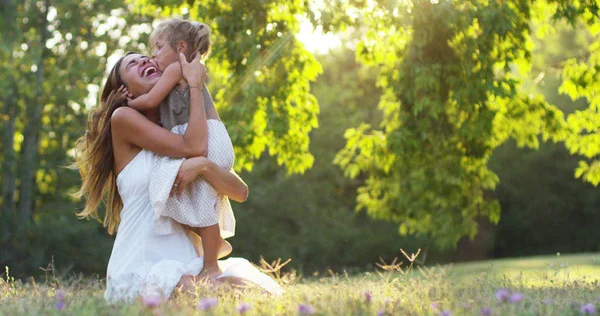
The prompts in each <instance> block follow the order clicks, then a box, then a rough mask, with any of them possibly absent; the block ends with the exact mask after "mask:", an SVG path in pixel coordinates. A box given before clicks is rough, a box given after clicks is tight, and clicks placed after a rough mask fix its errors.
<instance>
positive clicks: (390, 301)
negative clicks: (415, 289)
mask: <svg viewBox="0 0 600 316" xmlns="http://www.w3.org/2000/svg"><path fill="white" fill-rule="evenodd" d="M384 303H385V305H386V306H387V305H390V303H392V299H391V298H389V297H387V298H386V299H385V302H384Z"/></svg>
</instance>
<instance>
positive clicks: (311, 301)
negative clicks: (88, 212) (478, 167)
mask: <svg viewBox="0 0 600 316" xmlns="http://www.w3.org/2000/svg"><path fill="white" fill-rule="evenodd" d="M385 268H387V269H388V270H390V271H381V270H380V271H379V272H377V271H374V272H367V273H363V274H360V275H353V276H348V275H345V274H337V275H336V274H331V275H329V276H327V277H321V278H298V277H295V276H294V275H293V274H288V275H284V277H283V278H282V279H281V281H282V282H283V283H284V288H285V290H286V293H285V294H284V295H283V296H282V297H272V296H268V295H266V294H263V293H261V292H260V291H258V290H256V289H236V290H231V289H228V290H221V291H215V290H209V289H208V288H206V287H201V286H200V287H198V289H197V291H196V293H195V294H193V295H179V296H177V297H175V298H174V299H172V300H171V301H169V302H160V301H156V300H153V299H151V298H146V299H145V300H144V299H140V300H139V301H136V302H135V303H132V304H118V305H109V304H106V303H105V302H104V301H103V299H102V294H103V289H104V282H103V280H90V279H82V278H74V277H73V278H67V279H66V280H60V278H58V279H57V278H54V277H51V276H50V277H48V279H47V280H45V281H44V282H33V281H29V282H25V283H22V282H20V281H14V280H12V279H11V278H10V277H8V278H6V277H5V278H4V279H2V280H1V281H0V315H23V314H25V315H61V314H71V315H119V314H120V315H170V314H183V315H204V314H208V315H236V314H244V315H299V314H300V315H303V314H306V315H308V314H315V315H577V314H582V313H583V314H595V313H596V309H599V311H600V301H599V298H600V283H599V280H600V254H578V255H562V256H540V257H530V258H521V259H503V260H491V261H481V262H473V263H464V264H456V265H449V266H442V267H429V268H419V267H414V268H412V269H410V268H409V267H406V266H405V265H402V266H400V267H394V266H392V265H388V266H387V267H385ZM396 268H399V269H396ZM399 270H400V271H399Z"/></svg>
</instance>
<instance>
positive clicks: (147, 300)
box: [142, 296, 161, 308]
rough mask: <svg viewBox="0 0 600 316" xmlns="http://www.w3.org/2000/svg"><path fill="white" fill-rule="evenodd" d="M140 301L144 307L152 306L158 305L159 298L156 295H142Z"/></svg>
mask: <svg viewBox="0 0 600 316" xmlns="http://www.w3.org/2000/svg"><path fill="white" fill-rule="evenodd" d="M142 302H143V303H144V305H145V306H146V307H150V308H154V307H157V306H158V305H160V303H161V299H160V297H158V296H144V297H142Z"/></svg>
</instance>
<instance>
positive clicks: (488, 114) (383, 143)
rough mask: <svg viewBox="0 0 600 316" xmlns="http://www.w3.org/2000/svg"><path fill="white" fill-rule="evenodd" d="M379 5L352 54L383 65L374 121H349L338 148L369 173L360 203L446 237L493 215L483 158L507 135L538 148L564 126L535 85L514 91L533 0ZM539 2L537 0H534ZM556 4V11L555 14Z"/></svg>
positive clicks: (524, 63)
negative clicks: (379, 115) (377, 121)
mask: <svg viewBox="0 0 600 316" xmlns="http://www.w3.org/2000/svg"><path fill="white" fill-rule="evenodd" d="M397 3H398V4H399V5H400V7H399V9H398V10H396V9H394V10H392V9H387V8H386V7H384V6H379V7H376V8H374V9H373V10H371V11H370V12H368V14H366V17H365V23H366V27H367V29H368V30H369V32H368V33H367V37H366V39H365V40H364V41H363V42H362V43H361V44H360V45H359V47H358V50H357V54H358V55H359V56H360V57H361V59H362V60H363V61H364V62H365V63H367V64H369V65H372V66H374V67H379V69H380V70H381V76H380V78H379V81H378V84H379V86H380V87H382V89H384V96H383V97H382V100H381V101H380V104H379V107H380V110H381V111H382V112H383V115H384V119H383V122H382V123H381V125H380V127H379V128H378V129H372V128H371V127H370V126H369V125H366V124H363V125H361V126H360V127H358V128H353V129H349V130H348V131H347V133H346V137H347V139H348V141H347V144H346V147H345V149H343V150H342V151H340V153H339V154H338V156H337V157H336V163H337V164H339V165H340V166H342V167H343V168H344V170H345V172H346V175H347V176H349V177H354V176H356V175H357V174H359V173H363V174H365V175H366V176H367V179H366V181H365V183H364V185H363V186H361V187H360V188H359V189H358V196H357V202H358V207H359V208H364V209H366V210H367V211H368V212H369V214H370V215H371V216H373V217H375V218H383V219H388V220H392V221H394V222H397V223H399V225H400V227H399V230H400V233H401V234H403V235H406V234H425V235H428V236H431V237H433V238H435V239H436V241H437V243H438V244H439V245H441V246H445V247H452V246H454V245H455V244H456V243H457V241H458V240H459V239H460V238H461V237H463V236H470V237H473V236H474V235H475V233H476V232H477V222H476V219H477V218H478V217H480V216H483V217H487V218H489V220H491V221H492V222H493V223H497V222H498V220H499V217H500V208H499V205H498V203H497V201H496V200H493V199H491V198H490V197H489V194H487V193H486V192H488V191H491V190H493V189H494V188H495V187H496V185H497V183H498V177H497V175H496V174H494V173H493V172H492V171H491V170H490V169H489V168H488V167H487V162H488V160H489V157H490V155H491V153H492V152H493V150H494V149H495V148H497V147H498V146H499V145H501V144H502V143H503V142H504V141H506V140H508V139H514V140H515V141H516V142H517V144H518V145H519V146H526V147H530V148H537V147H538V146H539V139H538V138H539V137H540V136H541V138H542V139H543V140H549V139H552V140H561V139H563V138H564V137H565V135H566V130H565V123H564V120H563V114H562V112H561V111H560V110H558V109H557V108H556V107H555V106H552V105H550V104H548V103H547V102H546V101H545V100H544V99H543V98H542V97H541V96H540V95H532V94H525V93H523V92H522V91H521V88H520V87H521V83H522V79H521V78H522V76H523V75H525V74H527V73H528V72H529V70H530V67H531V50H532V42H531V39H530V33H531V31H530V24H531V22H532V16H534V17H535V18H536V19H541V18H542V17H543V16H544V14H546V13H547V12H545V11H547V6H539V7H536V3H533V2H530V1H501V2H499V1H486V2H482V1H439V2H437V3H433V2H430V1H424V0H415V1H412V2H411V3H409V4H406V3H404V2H403V3H399V2H397ZM539 3H540V4H542V2H539ZM550 16H552V15H550Z"/></svg>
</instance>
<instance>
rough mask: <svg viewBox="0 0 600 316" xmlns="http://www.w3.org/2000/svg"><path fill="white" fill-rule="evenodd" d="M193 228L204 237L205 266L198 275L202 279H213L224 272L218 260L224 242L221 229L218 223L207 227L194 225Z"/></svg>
mask: <svg viewBox="0 0 600 316" xmlns="http://www.w3.org/2000/svg"><path fill="white" fill-rule="evenodd" d="M193 230H194V232H196V233H197V234H198V235H200V238H202V248H203V249H204V267H203V268H202V271H200V274H199V275H198V276H199V277H200V279H204V278H206V279H208V280H212V279H214V278H216V277H217V276H219V275H220V274H221V273H223V271H221V268H219V263H218V261H217V260H218V259H219V250H220V248H221V245H222V243H223V238H222V237H221V230H220V229H219V225H218V224H215V225H212V226H207V227H194V228H193Z"/></svg>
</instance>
